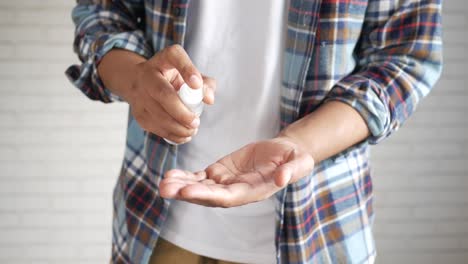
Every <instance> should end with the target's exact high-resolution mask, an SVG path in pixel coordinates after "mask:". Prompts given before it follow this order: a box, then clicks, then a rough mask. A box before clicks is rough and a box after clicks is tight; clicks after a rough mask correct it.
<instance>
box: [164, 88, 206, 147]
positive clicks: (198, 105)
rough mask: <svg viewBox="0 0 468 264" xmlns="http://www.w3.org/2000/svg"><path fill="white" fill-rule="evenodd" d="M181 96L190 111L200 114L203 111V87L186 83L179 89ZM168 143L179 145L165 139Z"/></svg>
mask: <svg viewBox="0 0 468 264" xmlns="http://www.w3.org/2000/svg"><path fill="white" fill-rule="evenodd" d="M179 98H180V100H181V101H182V103H184V105H185V106H187V108H188V109H190V111H192V112H194V113H195V114H196V115H197V116H200V115H201V114H202V112H203V105H204V104H203V88H198V89H192V88H190V87H189V86H188V85H187V84H186V83H184V84H183V85H182V86H181V87H180V89H179ZM164 140H165V141H166V142H167V143H169V144H172V145H178V144H177V143H175V142H172V141H170V140H167V139H164Z"/></svg>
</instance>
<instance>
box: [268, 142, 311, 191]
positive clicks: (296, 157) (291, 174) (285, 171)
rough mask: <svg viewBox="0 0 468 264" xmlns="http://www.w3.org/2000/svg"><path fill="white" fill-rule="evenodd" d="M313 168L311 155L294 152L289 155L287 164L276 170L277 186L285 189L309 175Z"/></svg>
mask: <svg viewBox="0 0 468 264" xmlns="http://www.w3.org/2000/svg"><path fill="white" fill-rule="evenodd" d="M313 168H314V159H313V158H312V157H311V156H310V155H309V154H307V153H305V152H299V151H297V150H294V151H292V152H291V154H290V155H289V157H288V159H287V162H286V163H284V164H282V165H281V166H279V167H278V168H277V169H276V170H275V176H274V179H275V184H276V186H278V187H280V188H283V187H285V186H286V185H288V184H289V183H291V182H296V181H297V180H299V179H300V178H302V177H303V176H305V175H307V174H309V173H310V172H311V171H312V170H313Z"/></svg>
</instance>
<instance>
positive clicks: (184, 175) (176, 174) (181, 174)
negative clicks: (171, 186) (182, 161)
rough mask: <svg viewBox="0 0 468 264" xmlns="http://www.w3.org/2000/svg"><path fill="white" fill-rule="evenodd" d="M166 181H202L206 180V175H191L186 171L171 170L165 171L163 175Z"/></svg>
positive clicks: (200, 173)
mask: <svg viewBox="0 0 468 264" xmlns="http://www.w3.org/2000/svg"><path fill="white" fill-rule="evenodd" d="M164 177H165V178H166V179H184V180H193V181H202V180H205V179H206V173H205V172H204V171H199V172H196V173H192V172H190V171H186V170H179V169H172V170H169V171H167V172H166V173H165V174H164Z"/></svg>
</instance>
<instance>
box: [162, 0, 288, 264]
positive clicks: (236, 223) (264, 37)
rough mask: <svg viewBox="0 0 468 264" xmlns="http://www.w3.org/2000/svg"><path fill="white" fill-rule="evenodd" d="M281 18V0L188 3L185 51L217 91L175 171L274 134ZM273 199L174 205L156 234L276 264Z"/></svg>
mask: <svg viewBox="0 0 468 264" xmlns="http://www.w3.org/2000/svg"><path fill="white" fill-rule="evenodd" d="M285 15H286V0H255V1H249V0H204V1H201V0H191V1H190V6H189V14H188V21H187V35H186V39H185V48H186V50H187V52H188V54H189V56H190V57H191V59H192V60H193V62H194V64H195V65H196V66H197V68H198V69H199V70H200V71H201V72H202V73H203V74H206V75H208V76H212V77H214V78H216V80H217V83H218V89H217V92H216V96H215V97H216V100H215V105H213V106H206V107H205V110H204V113H203V114H202V116H201V124H200V128H199V132H198V134H197V135H196V136H195V137H194V138H193V139H192V141H191V142H190V143H188V144H185V145H181V146H179V152H178V167H179V168H181V169H184V170H189V171H199V170H202V169H204V168H206V167H207V166H208V165H210V164H212V163H213V162H215V161H216V160H218V159H219V158H221V157H223V156H224V155H226V154H228V153H230V152H232V151H234V150H237V149H239V148H240V147H242V146H244V145H246V144H248V143H251V142H255V141H258V140H262V139H268V138H272V137H274V136H275V135H276V134H277V133H278V131H279V120H280V116H279V112H280V111H279V102H280V87H281V75H282V72H281V68H282V53H283V52H282V51H283V47H284V43H283V42H284V40H285V38H284V32H285V28H284V25H285V23H284V19H285ZM273 199H274V198H270V199H267V200H265V201H261V202H258V203H253V204H249V205H245V206H240V207H235V208H229V209H222V208H208V207H203V206H198V205H194V204H190V203H186V202H181V201H173V202H172V204H171V207H170V209H169V215H168V218H167V221H166V223H165V226H164V227H163V230H162V233H161V236H162V237H163V238H164V239H166V240H168V241H170V242H171V243H173V244H175V245H178V246H180V247H182V248H184V249H187V250H189V251H192V252H194V253H197V254H199V255H204V256H208V257H212V258H216V259H222V260H227V261H233V262H243V263H274V262H275V255H276V254H275V247H274V241H275V208H274V200H273Z"/></svg>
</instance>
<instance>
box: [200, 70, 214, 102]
mask: <svg viewBox="0 0 468 264" xmlns="http://www.w3.org/2000/svg"><path fill="white" fill-rule="evenodd" d="M203 88H204V97H203V102H205V103H206V104H210V105H212V104H214V100H215V92H216V88H217V84H216V80H215V79H213V78H211V77H208V76H203Z"/></svg>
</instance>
